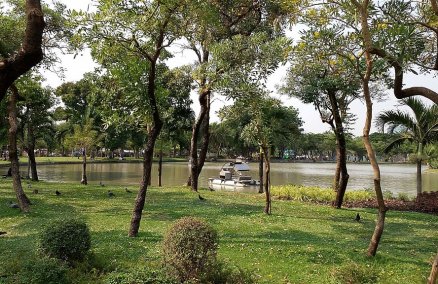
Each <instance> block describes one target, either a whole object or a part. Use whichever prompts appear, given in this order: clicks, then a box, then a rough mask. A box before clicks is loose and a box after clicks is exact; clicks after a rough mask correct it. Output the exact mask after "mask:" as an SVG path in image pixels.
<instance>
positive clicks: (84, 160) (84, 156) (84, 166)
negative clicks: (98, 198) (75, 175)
mask: <svg viewBox="0 0 438 284" xmlns="http://www.w3.org/2000/svg"><path fill="white" fill-rule="evenodd" d="M81 184H83V185H87V184H88V180H87V150H86V148H84V150H83V151H82V179H81Z"/></svg>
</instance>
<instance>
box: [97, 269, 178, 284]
mask: <svg viewBox="0 0 438 284" xmlns="http://www.w3.org/2000/svg"><path fill="white" fill-rule="evenodd" d="M104 283H105V284H177V283H179V282H178V281H177V279H175V278H173V277H171V276H169V275H167V274H166V271H165V270H163V269H150V268H143V269H132V270H129V271H126V272H123V271H114V272H112V273H110V274H108V275H107V276H106V278H105V282H104Z"/></svg>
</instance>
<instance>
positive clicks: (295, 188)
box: [271, 184, 373, 203]
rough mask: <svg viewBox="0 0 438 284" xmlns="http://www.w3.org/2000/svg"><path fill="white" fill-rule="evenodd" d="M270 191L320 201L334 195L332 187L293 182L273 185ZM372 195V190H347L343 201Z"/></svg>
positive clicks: (328, 199)
mask: <svg viewBox="0 0 438 284" xmlns="http://www.w3.org/2000/svg"><path fill="white" fill-rule="evenodd" d="M271 193H272V195H273V196H277V197H279V198H282V199H288V200H297V201H309V202H310V201H311V202H322V203H329V202H332V201H333V200H334V198H335V195H336V193H335V192H334V191H333V189H329V188H321V187H316V186H315V187H310V186H300V185H293V184H292V185H281V186H273V187H272V191H271ZM372 197H373V194H372V192H370V191H367V190H362V191H358V190H354V191H347V192H346V194H345V201H347V202H348V201H362V200H368V199H371V198H372Z"/></svg>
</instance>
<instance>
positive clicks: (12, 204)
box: [9, 201, 20, 208]
mask: <svg viewBox="0 0 438 284" xmlns="http://www.w3.org/2000/svg"><path fill="white" fill-rule="evenodd" d="M9 208H20V206H18V204H17V203H14V202H12V201H9Z"/></svg>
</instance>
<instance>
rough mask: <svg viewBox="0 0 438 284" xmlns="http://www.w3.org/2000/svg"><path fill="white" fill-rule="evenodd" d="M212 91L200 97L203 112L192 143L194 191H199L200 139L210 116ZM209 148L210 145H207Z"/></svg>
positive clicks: (196, 124) (191, 177) (192, 183)
mask: <svg viewBox="0 0 438 284" xmlns="http://www.w3.org/2000/svg"><path fill="white" fill-rule="evenodd" d="M209 96H210V90H207V91H205V92H202V93H201V94H200V95H199V104H200V105H201V110H200V112H199V114H198V117H197V119H196V121H195V123H194V125H193V130H192V138H191V141H190V185H191V188H192V190H193V191H198V177H199V162H198V137H199V133H200V131H201V126H202V123H203V122H204V118H205V117H206V116H207V115H208V111H209V109H210V108H209V105H208V98H209ZM207 146H208V145H207Z"/></svg>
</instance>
